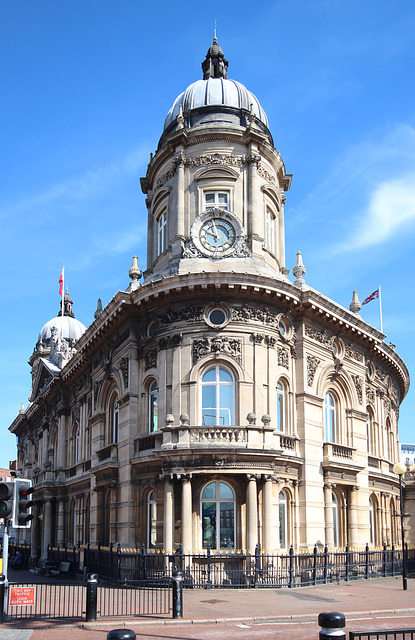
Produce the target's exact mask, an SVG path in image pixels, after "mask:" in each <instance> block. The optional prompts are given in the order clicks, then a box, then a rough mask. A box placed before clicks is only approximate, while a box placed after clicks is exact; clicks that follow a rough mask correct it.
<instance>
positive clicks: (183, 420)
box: [180, 413, 190, 424]
mask: <svg viewBox="0 0 415 640" xmlns="http://www.w3.org/2000/svg"><path fill="white" fill-rule="evenodd" d="M180 422H181V423H182V424H189V422H190V418H189V415H188V414H187V413H181V414H180Z"/></svg>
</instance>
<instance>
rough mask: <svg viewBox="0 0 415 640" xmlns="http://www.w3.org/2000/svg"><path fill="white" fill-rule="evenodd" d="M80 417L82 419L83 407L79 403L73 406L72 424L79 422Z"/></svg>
mask: <svg viewBox="0 0 415 640" xmlns="http://www.w3.org/2000/svg"><path fill="white" fill-rule="evenodd" d="M80 419H81V407H79V406H78V405H77V406H76V407H73V408H72V424H75V422H77V423H78V424H79V421H80Z"/></svg>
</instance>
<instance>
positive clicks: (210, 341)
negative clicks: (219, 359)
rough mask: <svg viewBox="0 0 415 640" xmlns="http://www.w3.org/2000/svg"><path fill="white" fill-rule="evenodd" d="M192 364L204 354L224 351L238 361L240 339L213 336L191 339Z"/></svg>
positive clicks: (240, 347) (240, 357)
mask: <svg viewBox="0 0 415 640" xmlns="http://www.w3.org/2000/svg"><path fill="white" fill-rule="evenodd" d="M192 352H193V364H196V362H198V361H199V360H200V358H203V357H204V356H206V355H208V354H211V353H216V354H221V353H224V354H226V355H229V356H232V357H233V358H235V359H236V360H237V361H238V362H241V360H242V341H241V340H238V339H237V338H228V337H223V338H220V337H214V338H196V339H195V340H193V349H192Z"/></svg>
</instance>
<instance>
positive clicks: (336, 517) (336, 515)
mask: <svg viewBox="0 0 415 640" xmlns="http://www.w3.org/2000/svg"><path fill="white" fill-rule="evenodd" d="M332 500H333V503H332V504H333V543H334V546H335V547H338V546H340V510H339V499H338V497H337V496H336V494H335V493H334V491H333V498H332Z"/></svg>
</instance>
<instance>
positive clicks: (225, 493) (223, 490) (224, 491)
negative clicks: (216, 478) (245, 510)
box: [219, 482, 233, 500]
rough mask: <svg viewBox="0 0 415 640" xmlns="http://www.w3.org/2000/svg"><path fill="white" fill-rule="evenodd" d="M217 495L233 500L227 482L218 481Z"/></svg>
mask: <svg viewBox="0 0 415 640" xmlns="http://www.w3.org/2000/svg"><path fill="white" fill-rule="evenodd" d="M219 496H220V497H221V498H222V499H223V498H228V499H231V500H233V491H232V489H231V488H230V486H229V485H228V484H225V482H221V483H220V489H219Z"/></svg>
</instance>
